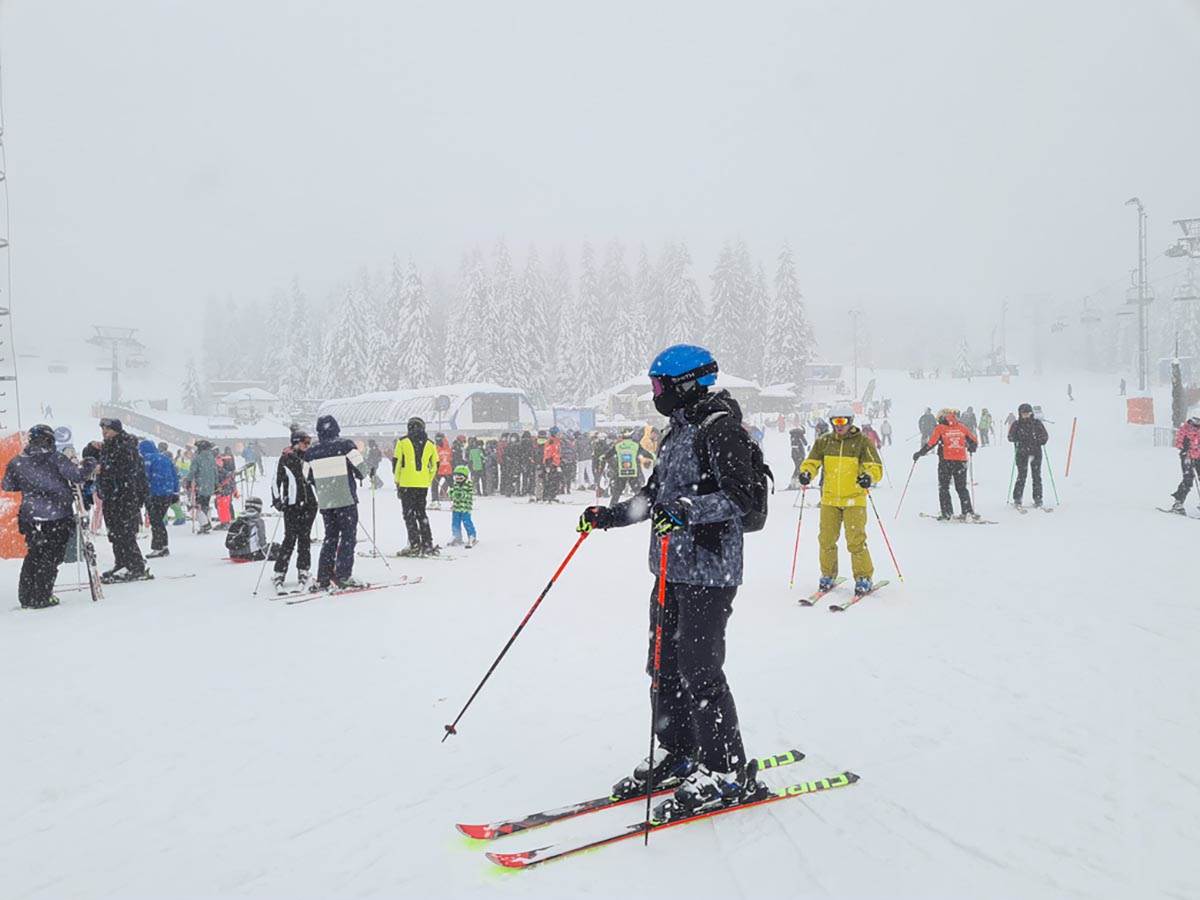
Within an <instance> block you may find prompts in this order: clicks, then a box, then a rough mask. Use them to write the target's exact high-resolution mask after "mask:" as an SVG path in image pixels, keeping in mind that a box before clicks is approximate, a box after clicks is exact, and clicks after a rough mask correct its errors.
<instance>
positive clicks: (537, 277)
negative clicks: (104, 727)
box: [513, 246, 556, 407]
mask: <svg viewBox="0 0 1200 900" xmlns="http://www.w3.org/2000/svg"><path fill="white" fill-rule="evenodd" d="M519 290H520V303H521V306H520V310H519V318H520V322H521V330H522V332H523V340H524V346H525V356H526V362H527V365H526V378H525V381H523V382H521V383H518V384H515V385H513V386H514V387H524V388H525V389H526V390H527V391H529V395H530V397H531V398H532V399H533V402H534V404H535V405H537V406H539V407H542V406H546V405H548V404H549V402H550V394H551V389H550V386H551V385H552V384H553V379H554V368H555V362H556V360H555V354H554V345H553V344H552V343H551V339H550V313H549V310H548V309H547V306H548V304H549V288H548V287H547V285H546V276H545V275H544V274H543V273H542V264H541V260H540V259H539V258H538V252H537V248H536V247H532V246H531V247H530V248H529V257H528V259H526V261H525V271H524V272H523V273H522V275H521V281H520V289H519Z"/></svg>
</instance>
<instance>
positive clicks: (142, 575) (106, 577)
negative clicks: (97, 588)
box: [100, 566, 154, 584]
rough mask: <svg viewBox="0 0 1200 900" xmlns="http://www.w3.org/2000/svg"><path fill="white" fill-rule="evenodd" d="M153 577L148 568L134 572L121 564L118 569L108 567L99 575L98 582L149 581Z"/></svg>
mask: <svg viewBox="0 0 1200 900" xmlns="http://www.w3.org/2000/svg"><path fill="white" fill-rule="evenodd" d="M153 577H154V576H153V575H151V574H150V570H149V569H141V570H140V571H137V572H134V571H131V570H129V569H127V568H125V567H124V566H122V567H121V568H119V569H110V570H109V571H107V572H105V573H104V574H103V575H101V576H100V582H101V583H102V584H121V583H122V582H125V581H149V580H150V579H152V578H153Z"/></svg>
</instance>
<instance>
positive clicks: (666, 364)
mask: <svg viewBox="0 0 1200 900" xmlns="http://www.w3.org/2000/svg"><path fill="white" fill-rule="evenodd" d="M698 369H704V370H705V371H704V372H703V373H699V372H697V370H698ZM656 375H658V376H665V377H667V378H673V379H675V380H676V381H679V380H682V378H683V377H685V376H692V377H696V383H697V384H703V385H704V386H706V387H708V386H710V385H714V384H716V383H717V361H716V360H715V359H713V355H712V354H711V353H709V352H708V351H707V350H705V349H704V348H703V347H697V346H696V345H695V344H675V345H674V346H671V347H668V348H667V349H666V350H664V351H663V352H662V353H660V354H658V356H656V357H654V362H652V363H650V377H651V378H653V377H655V376H656ZM697 376H698V377H697Z"/></svg>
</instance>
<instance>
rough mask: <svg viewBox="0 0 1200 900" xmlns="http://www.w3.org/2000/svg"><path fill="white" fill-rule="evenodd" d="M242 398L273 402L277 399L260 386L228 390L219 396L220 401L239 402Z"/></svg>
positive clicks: (277, 398)
mask: <svg viewBox="0 0 1200 900" xmlns="http://www.w3.org/2000/svg"><path fill="white" fill-rule="evenodd" d="M243 400H254V401H258V402H267V403H274V402H276V401H277V400H279V397H277V396H276V395H275V394H272V393H271V392H270V391H267V390H263V389H262V388H257V387H252V388H242V389H241V390H240V391H230V392H229V393H228V394H226V395H225V396H223V397H222V398H221V402H222V403H240V402H241V401H243Z"/></svg>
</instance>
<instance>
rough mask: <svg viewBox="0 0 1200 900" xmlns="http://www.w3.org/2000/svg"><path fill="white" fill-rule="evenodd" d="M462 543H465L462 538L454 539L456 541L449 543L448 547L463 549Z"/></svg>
mask: <svg viewBox="0 0 1200 900" xmlns="http://www.w3.org/2000/svg"><path fill="white" fill-rule="evenodd" d="M462 543H463V542H462V538H454V539H453V540H451V541H450V543H448V544H447V545H446V546H447V547H461V546H462Z"/></svg>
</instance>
